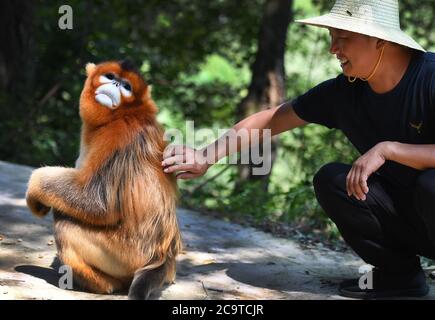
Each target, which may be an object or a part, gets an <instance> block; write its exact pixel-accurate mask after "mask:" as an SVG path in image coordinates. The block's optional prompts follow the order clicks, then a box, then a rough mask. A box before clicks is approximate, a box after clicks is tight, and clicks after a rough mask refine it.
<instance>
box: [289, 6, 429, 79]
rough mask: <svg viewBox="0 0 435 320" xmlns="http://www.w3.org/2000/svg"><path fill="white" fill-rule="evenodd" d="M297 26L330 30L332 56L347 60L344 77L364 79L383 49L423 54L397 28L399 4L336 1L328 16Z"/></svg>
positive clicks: (420, 48)
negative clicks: (415, 51)
mask: <svg viewBox="0 0 435 320" xmlns="http://www.w3.org/2000/svg"><path fill="white" fill-rule="evenodd" d="M296 22H299V23H302V24H307V25H312V26H317V27H323V28H328V29H329V32H330V33H331V37H332V39H331V53H333V54H335V55H337V57H338V58H339V59H341V60H343V61H344V62H346V59H347V60H349V63H348V64H345V65H344V66H343V72H344V74H345V75H347V76H352V77H360V78H366V77H367V76H368V75H369V73H370V71H371V70H372V69H373V66H374V65H376V63H377V60H378V59H379V57H380V56H381V52H382V48H383V47H385V48H388V49H390V48H393V47H394V48H395V49H397V48H398V49H399V50H403V48H405V47H406V48H411V49H415V50H419V51H423V52H424V51H425V50H424V49H423V48H422V47H421V46H420V45H419V44H418V43H417V42H416V41H415V40H414V39H412V38H411V37H409V36H408V35H407V34H405V33H404V32H403V31H402V29H401V28H400V19H399V2H398V0H382V1H379V0H336V2H335V4H334V7H333V8H332V9H331V12H330V13H327V14H324V15H322V16H319V17H314V18H308V19H303V20H296ZM345 30H346V31H345ZM380 39H383V40H380Z"/></svg>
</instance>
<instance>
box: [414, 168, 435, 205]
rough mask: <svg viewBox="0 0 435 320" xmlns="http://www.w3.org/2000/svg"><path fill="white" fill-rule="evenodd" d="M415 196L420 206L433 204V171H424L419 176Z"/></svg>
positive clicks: (434, 198)
mask: <svg viewBox="0 0 435 320" xmlns="http://www.w3.org/2000/svg"><path fill="white" fill-rule="evenodd" d="M415 195H416V201H417V203H418V204H420V205H423V206H427V205H430V204H435V169H429V170H425V171H423V172H422V173H421V174H420V176H419V177H418V178H417V183H416V188H415ZM431 207H433V205H432V206H431ZM434 209H435V208H434Z"/></svg>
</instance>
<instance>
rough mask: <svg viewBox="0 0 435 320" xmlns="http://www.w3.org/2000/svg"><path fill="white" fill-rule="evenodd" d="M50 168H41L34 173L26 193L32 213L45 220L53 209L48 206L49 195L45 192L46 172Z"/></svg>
mask: <svg viewBox="0 0 435 320" xmlns="http://www.w3.org/2000/svg"><path fill="white" fill-rule="evenodd" d="M47 169H49V167H44V168H39V169H36V170H34V171H33V173H32V175H31V176H30V180H29V183H28V187H27V192H26V202H27V206H28V207H29V209H30V211H31V212H32V213H33V214H34V215H35V216H37V217H40V218H43V217H45V216H46V215H47V214H48V212H50V209H51V207H50V206H49V205H48V201H47V200H48V199H47V197H48V195H47V194H46V192H45V191H44V188H43V186H44V172H47Z"/></svg>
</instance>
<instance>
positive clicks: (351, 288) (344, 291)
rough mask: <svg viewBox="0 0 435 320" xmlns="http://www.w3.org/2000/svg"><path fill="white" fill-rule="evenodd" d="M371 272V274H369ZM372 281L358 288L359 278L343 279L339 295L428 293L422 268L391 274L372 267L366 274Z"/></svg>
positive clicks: (373, 296) (378, 296)
mask: <svg viewBox="0 0 435 320" xmlns="http://www.w3.org/2000/svg"><path fill="white" fill-rule="evenodd" d="M370 274H371V275H370ZM370 276H371V277H372V278H371V279H372V281H367V283H364V287H367V288H360V286H359V282H360V278H356V279H349V280H345V281H343V282H342V283H340V285H339V288H338V291H339V293H340V295H342V296H344V297H348V298H355V299H382V298H383V299H384V298H394V297H423V296H425V295H427V294H428V292H429V286H428V285H427V283H426V276H425V274H424V272H423V270H421V269H420V270H418V271H416V272H414V273H408V274H391V273H386V272H384V271H381V270H379V269H378V268H374V269H373V271H371V272H370V273H368V274H366V277H367V279H368V278H369V277H370Z"/></svg>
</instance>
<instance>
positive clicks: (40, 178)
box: [26, 167, 120, 226]
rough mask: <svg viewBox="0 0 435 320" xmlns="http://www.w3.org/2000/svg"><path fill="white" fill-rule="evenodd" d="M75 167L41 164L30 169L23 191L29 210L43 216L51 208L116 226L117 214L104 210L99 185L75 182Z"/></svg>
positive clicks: (85, 220)
mask: <svg viewBox="0 0 435 320" xmlns="http://www.w3.org/2000/svg"><path fill="white" fill-rule="evenodd" d="M78 172H79V171H78V170H77V169H72V168H62V167H43V168H39V169H36V170H35V171H33V173H32V175H31V177H30V180H29V184H28V189H27V192H26V201H27V205H28V207H29V208H30V210H31V211H32V213H33V214H34V215H36V216H38V217H44V216H45V215H46V214H47V213H48V212H49V211H50V208H54V209H56V210H58V211H60V212H62V213H64V214H66V215H68V216H70V217H72V218H74V219H76V220H79V221H82V222H84V223H87V224H92V225H98V226H103V225H105V226H107V225H116V224H117V223H118V222H119V219H120V216H119V215H118V214H116V213H108V212H107V208H106V204H105V201H104V198H105V197H104V192H105V190H102V188H101V186H100V188H98V187H96V188H89V189H87V188H84V187H83V186H82V185H80V184H79V182H78Z"/></svg>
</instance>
